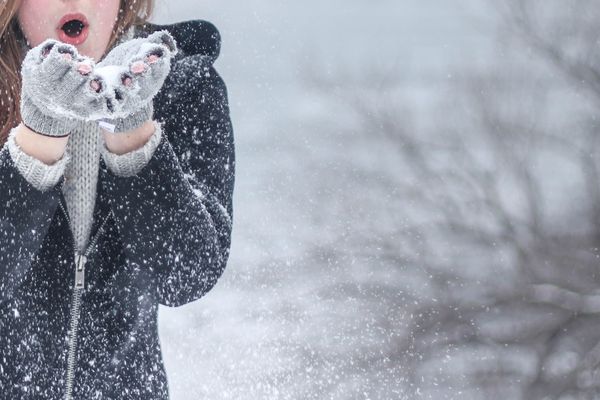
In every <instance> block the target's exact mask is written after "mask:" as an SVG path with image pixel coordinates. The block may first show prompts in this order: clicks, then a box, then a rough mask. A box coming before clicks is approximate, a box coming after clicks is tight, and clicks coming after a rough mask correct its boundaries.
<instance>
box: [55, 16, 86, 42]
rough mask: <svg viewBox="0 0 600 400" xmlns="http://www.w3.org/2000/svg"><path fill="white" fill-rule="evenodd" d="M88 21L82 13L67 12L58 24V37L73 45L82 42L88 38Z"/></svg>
mask: <svg viewBox="0 0 600 400" xmlns="http://www.w3.org/2000/svg"><path fill="white" fill-rule="evenodd" d="M88 25H89V24H88V21H87V18H86V17H85V15H83V14H81V13H72V14H67V15H65V16H64V17H62V18H61V20H60V22H59V24H58V28H57V31H58V37H59V39H60V40H61V41H62V42H65V43H69V44H72V45H78V44H81V43H83V42H84V41H85V39H87V35H88Z"/></svg>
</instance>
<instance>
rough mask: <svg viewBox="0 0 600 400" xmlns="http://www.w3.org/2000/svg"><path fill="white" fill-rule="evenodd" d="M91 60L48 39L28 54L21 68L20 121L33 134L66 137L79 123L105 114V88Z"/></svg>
mask: <svg viewBox="0 0 600 400" xmlns="http://www.w3.org/2000/svg"><path fill="white" fill-rule="evenodd" d="M93 69H94V61H93V60H92V59H91V58H89V57H85V56H82V55H79V53H78V52H77V49H76V48H75V47H74V46H71V45H69V44H66V43H62V42H59V41H57V40H53V39H48V40H45V41H44V42H42V43H40V44H39V45H37V46H35V47H34V48H32V49H31V50H29V51H28V52H27V54H26V55H25V59H24V60H23V64H22V67H21V77H22V82H23V84H22V89H21V104H20V106H21V118H22V120H23V123H24V124H25V125H26V126H28V127H29V128H30V129H33V130H34V131H35V132H38V133H41V134H44V135H47V136H66V135H68V134H69V133H71V130H72V129H73V128H74V127H75V126H76V125H77V123H78V122H79V121H82V120H88V119H97V118H101V117H102V116H105V115H107V112H108V107H107V102H106V98H105V95H106V93H105V89H106V85H105V84H104V82H103V81H102V78H100V77H98V76H96V75H95V74H94V73H93Z"/></svg>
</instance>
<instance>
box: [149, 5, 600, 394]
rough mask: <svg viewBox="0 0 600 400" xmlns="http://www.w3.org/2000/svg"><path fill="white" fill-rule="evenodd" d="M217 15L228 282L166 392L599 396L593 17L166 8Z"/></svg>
mask: <svg viewBox="0 0 600 400" xmlns="http://www.w3.org/2000/svg"><path fill="white" fill-rule="evenodd" d="M157 3H158V8H157V11H156V14H155V17H154V21H155V22H158V23H172V22H175V21H182V20H187V19H206V20H208V21H211V22H212V23H213V24H215V25H216V26H217V28H218V29H219V30H220V32H221V35H222V39H223V42H222V52H221V56H220V57H219V59H218V60H217V62H216V64H215V65H216V68H217V70H218V71H219V73H220V74H221V75H222V76H223V78H224V80H225V82H226V84H227V86H228V91H229V100H230V106H231V116H232V119H233V123H234V131H235V138H236V156H237V164H236V188H235V196H234V214H235V215H234V234H233V246H232V254H231V258H230V261H229V264H228V268H227V270H226V272H225V274H224V275H223V277H222V279H221V280H220V282H219V283H218V284H217V286H216V287H215V288H214V289H213V290H212V291H211V292H210V293H209V294H207V295H206V296H205V297H204V298H203V299H201V300H200V301H197V302H195V303H192V304H189V305H186V306H183V307H180V308H177V309H170V308H166V307H162V308H161V309H160V314H159V321H160V335H161V341H162V345H163V351H164V355H165V364H166V368H167V373H168V376H169V384H170V391H171V396H172V398H173V400H198V399H215V400H218V399H592V398H598V397H599V396H600V369H599V363H600V318H599V317H598V315H599V313H600V290H599V286H598V283H599V281H600V276H599V274H598V270H599V265H600V165H599V160H600V154H599V149H600V140H599V139H600V136H599V135H600V131H599V128H600V126H599V121H598V117H597V112H596V110H597V109H596V106H598V104H599V103H600V64H599V61H600V52H599V45H600V43H599V40H600V23H599V21H600V3H599V2H597V1H594V0H572V1H569V2H565V1H561V0H502V1H486V0H451V1H441V0H378V1H366V0H328V1H327V2H323V1H317V0H305V1H302V2H299V1H292V0H280V1H277V2H274V1H267V0H245V1H243V2H242V1H239V2H222V1H217V0H181V1H177V2H167V1H164V0H158V1H157Z"/></svg>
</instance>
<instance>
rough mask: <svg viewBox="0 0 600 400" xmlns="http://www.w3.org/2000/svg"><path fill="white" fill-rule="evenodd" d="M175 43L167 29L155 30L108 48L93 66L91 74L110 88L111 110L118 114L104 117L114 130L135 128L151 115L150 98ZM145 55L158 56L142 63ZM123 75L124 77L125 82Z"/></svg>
mask: <svg viewBox="0 0 600 400" xmlns="http://www.w3.org/2000/svg"><path fill="white" fill-rule="evenodd" d="M176 54H177V47H176V44H175V42H174V41H173V38H172V37H171V35H169V33H168V32H155V33H153V34H151V35H149V36H148V37H146V38H137V39H132V40H129V41H126V42H124V43H122V44H120V45H118V46H117V47H115V48H114V49H112V50H111V51H110V52H109V53H108V54H107V55H106V57H105V58H104V59H103V60H102V61H101V62H100V63H98V64H97V65H96V66H95V68H94V74H95V75H97V76H100V77H101V78H102V81H103V82H104V83H105V84H107V86H108V87H109V88H110V90H108V93H110V94H111V95H114V96H113V98H112V99H111V105H112V107H111V111H112V113H111V114H113V115H114V116H117V117H121V118H119V119H116V120H108V121H107V122H108V123H110V124H111V125H116V129H113V131H114V132H123V131H129V130H132V129H135V128H137V127H138V126H140V125H141V124H142V123H144V122H145V121H147V120H148V119H150V117H151V116H152V99H153V98H154V96H155V95H156V93H158V91H159V89H160V88H161V86H162V85H163V82H164V81H165V78H166V77H167V74H168V73H169V70H170V68H171V63H170V60H171V57H173V56H175V55H176ZM148 55H155V56H157V57H159V58H158V59H157V61H155V62H154V63H152V64H150V65H148V64H145V61H146V57H147V56H148ZM136 64H137V65H138V67H140V66H143V68H144V69H143V70H140V72H139V73H132V72H131V71H132V69H133V67H134V65H136ZM124 77H127V78H128V83H129V84H125V82H124V79H123V78H124ZM117 93H118V96H117V95H116V94H117Z"/></svg>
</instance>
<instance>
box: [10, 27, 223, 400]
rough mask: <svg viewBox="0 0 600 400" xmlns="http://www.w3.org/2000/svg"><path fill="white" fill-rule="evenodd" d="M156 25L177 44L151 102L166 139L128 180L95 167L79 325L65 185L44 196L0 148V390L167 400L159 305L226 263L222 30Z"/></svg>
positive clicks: (183, 299) (195, 291)
mask: <svg viewBox="0 0 600 400" xmlns="http://www.w3.org/2000/svg"><path fill="white" fill-rule="evenodd" d="M160 29H167V30H169V32H170V33H171V34H172V35H173V37H174V38H175V40H176V41H177V44H178V47H179V50H180V53H179V54H178V55H177V57H176V58H175V59H174V60H173V62H172V69H171V73H170V74H169V77H168V78H167V81H166V82H165V84H164V86H163V88H162V90H161V91H160V93H159V94H158V95H157V96H156V97H155V99H154V110H155V111H154V117H155V120H157V121H159V122H160V123H162V129H163V136H162V140H161V143H160V144H159V146H158V148H157V149H156V151H155V153H154V155H153V157H152V158H151V159H150V161H149V163H148V164H147V165H146V166H145V167H144V168H143V169H142V170H141V171H140V172H139V173H138V174H137V175H135V176H132V177H119V176H116V175H114V174H113V173H112V172H111V171H110V170H109V169H107V168H106V166H105V165H104V163H103V162H101V166H100V176H99V179H98V190H97V199H96V204H95V211H94V222H93V227H92V233H91V237H92V239H91V242H93V244H92V246H91V247H90V252H89V254H88V260H87V263H86V264H85V275H84V276H85V280H84V285H85V288H84V290H83V291H82V292H81V298H80V305H79V307H80V309H79V311H80V312H79V313H78V319H77V321H74V316H73V302H74V301H75V300H76V299H75V298H74V296H73V294H74V284H75V275H76V273H75V269H76V262H75V261H76V260H75V257H74V251H73V236H72V233H71V231H70V228H69V223H68V219H67V218H68V216H67V213H66V212H65V210H66V207H65V206H64V198H63V196H62V193H61V185H62V182H63V181H62V180H61V182H60V183H59V184H58V185H57V186H56V187H54V188H53V189H51V190H49V191H46V192H42V191H39V190H37V189H35V188H34V187H33V186H31V185H30V184H29V183H28V182H27V181H26V180H25V179H24V178H23V177H22V176H21V175H20V173H19V172H18V170H17V169H16V168H15V166H14V164H13V163H12V160H11V157H10V155H9V152H8V151H7V149H6V146H5V147H4V148H3V149H2V151H1V152H0V204H1V205H2V207H1V208H0V398H1V399H11V400H18V399H63V398H65V394H66V386H67V381H68V380H71V381H72V394H73V399H82V400H83V399H86V400H91V399H140V400H141V399H143V400H154V399H157V400H158V399H161V400H165V399H168V385H167V378H166V374H165V369H164V365H163V361H162V355H161V347H160V342H159V337H158V326H157V311H158V305H159V304H162V305H166V306H170V307H178V306H181V305H184V304H187V303H189V302H192V301H194V300H197V299H199V298H200V297H202V296H203V295H204V294H205V293H206V292H208V291H209V290H210V289H211V288H212V287H213V286H214V285H215V283H216V281H217V279H218V278H219V277H220V276H221V274H222V273H223V269H224V268H225V266H226V264H227V260H228V257H229V250H230V244H231V230H232V217H233V208H232V195H233V187H234V171H235V153H234V138H233V130H232V125H231V120H230V116H229V106H228V100H227V91H226V87H225V84H224V82H223V80H222V79H221V77H220V76H219V75H218V73H217V72H216V71H215V69H214V67H213V62H214V61H215V59H216V58H217V56H218V54H219V46H220V36H219V33H218V31H217V29H216V28H215V27H214V26H213V25H212V24H210V23H209V22H206V21H189V22H183V23H179V24H175V25H168V26H158V25H148V26H147V27H146V30H147V31H149V32H152V31H154V30H160ZM77 300H79V299H77ZM74 322H76V323H75V324H74ZM74 326H76V328H74ZM75 331H76V335H73V332H75ZM70 350H71V351H70ZM69 354H74V358H73V360H72V362H71V364H72V365H73V366H74V368H73V370H72V371H71V373H70V376H68V374H67V370H68V365H69V362H68V361H69V360H68V358H69ZM198 362H199V363H200V362H201V360H198Z"/></svg>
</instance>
